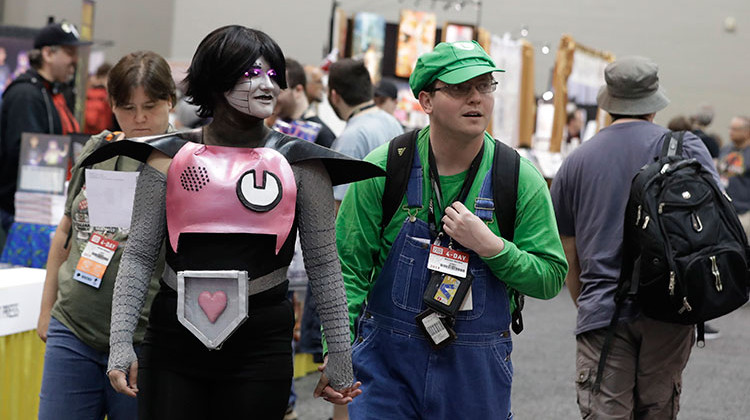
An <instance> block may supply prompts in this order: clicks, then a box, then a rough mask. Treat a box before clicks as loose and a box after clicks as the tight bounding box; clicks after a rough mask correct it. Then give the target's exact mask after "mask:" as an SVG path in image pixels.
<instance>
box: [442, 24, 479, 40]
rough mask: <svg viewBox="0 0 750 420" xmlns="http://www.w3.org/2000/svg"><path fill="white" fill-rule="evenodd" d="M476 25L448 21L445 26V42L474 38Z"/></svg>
mask: <svg viewBox="0 0 750 420" xmlns="http://www.w3.org/2000/svg"><path fill="white" fill-rule="evenodd" d="M474 32H475V31H474V26H472V25H461V24H458V23H446V24H445V26H444V27H443V42H459V41H473V40H474Z"/></svg>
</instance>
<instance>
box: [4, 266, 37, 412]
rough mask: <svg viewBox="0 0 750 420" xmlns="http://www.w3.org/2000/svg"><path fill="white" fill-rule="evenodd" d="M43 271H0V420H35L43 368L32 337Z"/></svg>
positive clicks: (35, 269) (9, 269)
mask: <svg viewBox="0 0 750 420" xmlns="http://www.w3.org/2000/svg"><path fill="white" fill-rule="evenodd" d="M44 274H45V271H44V270H42V269H39V268H6V269H0V419H3V420H15V419H18V420H26V419H35V418H36V417H37V411H38V407H39V389H40V388H41V384H42V368H43V366H44V343H43V342H42V340H40V339H39V337H37V335H36V323H37V319H38V318H39V303H40V301H41V296H42V287H43V285H44Z"/></svg>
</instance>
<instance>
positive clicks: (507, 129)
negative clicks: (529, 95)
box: [489, 34, 523, 147]
mask: <svg viewBox="0 0 750 420" xmlns="http://www.w3.org/2000/svg"><path fill="white" fill-rule="evenodd" d="M521 47H522V45H521V41H519V40H514V39H511V37H510V35H509V34H505V36H502V37H501V36H497V35H493V36H492V41H491V42H490V52H489V54H490V57H492V60H493V61H494V62H495V65H496V66H497V67H499V68H501V69H503V70H505V73H495V74H494V76H493V77H494V78H495V80H497V81H498V82H499V84H498V88H497V90H495V93H494V96H495V110H494V114H493V116H492V135H493V137H495V138H496V139H498V140H500V141H502V142H503V143H505V144H507V145H509V146H512V147H517V146H518V138H519V129H520V118H521V116H520V100H521V74H522V72H523V67H522V57H521V52H522V48H521Z"/></svg>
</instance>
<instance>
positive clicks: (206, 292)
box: [177, 270, 248, 350]
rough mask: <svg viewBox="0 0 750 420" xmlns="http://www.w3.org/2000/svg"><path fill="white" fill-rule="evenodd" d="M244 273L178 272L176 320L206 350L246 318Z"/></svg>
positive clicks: (218, 342)
mask: <svg viewBox="0 0 750 420" xmlns="http://www.w3.org/2000/svg"><path fill="white" fill-rule="evenodd" d="M247 281H248V280H247V271H236V270H216V271H213V270H211V271H208V270H206V271H178V272H177V319H178V320H179V321H180V323H181V324H182V325H183V326H184V327H185V328H187V329H188V330H189V331H190V332H191V333H193V335H194V336H195V337H197V338H198V339H199V340H200V341H201V342H202V343H203V345H205V346H206V347H207V348H208V349H209V350H218V349H221V345H222V344H224V341H226V340H227V338H229V336H230V335H232V333H234V332H235V331H236V330H237V328H239V327H240V325H242V324H243V323H244V322H245V320H246V319H247V316H248V315H247V313H248V290H247V287H248V284H247Z"/></svg>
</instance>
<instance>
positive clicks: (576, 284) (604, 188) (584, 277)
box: [551, 57, 718, 420]
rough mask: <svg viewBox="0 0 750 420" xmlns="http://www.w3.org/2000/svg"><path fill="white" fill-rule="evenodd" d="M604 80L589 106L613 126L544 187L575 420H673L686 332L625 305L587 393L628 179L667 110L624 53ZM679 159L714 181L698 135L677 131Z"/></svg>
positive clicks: (642, 67)
mask: <svg viewBox="0 0 750 420" xmlns="http://www.w3.org/2000/svg"><path fill="white" fill-rule="evenodd" d="M605 79H606V82H607V85H606V86H604V87H602V89H601V90H600V91H599V95H598V98H597V102H598V105H599V107H600V108H602V109H603V110H605V111H607V112H609V114H610V115H611V116H612V119H613V120H614V122H613V123H612V125H611V126H609V127H606V128H604V129H602V130H601V131H600V132H599V133H598V134H597V135H595V136H594V137H592V138H591V139H590V140H589V141H587V142H585V143H583V144H582V145H581V146H580V147H579V148H578V149H576V150H575V151H574V152H573V153H572V154H570V155H569V156H568V157H567V159H566V160H565V161H564V162H563V165H562V167H561V168H560V170H559V172H558V173H557V174H556V176H555V179H554V181H553V183H552V189H551V195H552V202H553V204H554V207H555V213H556V217H557V224H558V229H559V231H560V236H561V239H562V243H563V248H564V249H565V255H566V258H567V260H568V264H569V266H570V269H569V271H568V276H567V277H566V279H565V281H566V283H567V285H568V290H569V291H570V295H571V297H572V298H573V301H574V302H575V304H576V306H577V307H578V319H577V322H576V331H575V333H576V341H577V357H576V383H577V391H578V405H579V408H580V411H581V416H582V417H583V418H596V419H622V418H637V419H660V420H661V419H674V418H676V416H677V407H678V402H679V390H680V389H681V380H682V371H683V369H684V368H685V365H686V364H687V360H688V357H689V356H690V350H691V347H692V344H693V341H694V335H693V334H694V333H693V331H694V328H693V326H691V325H678V324H670V323H666V322H660V321H656V320H652V319H649V318H646V317H645V316H644V315H643V314H640V313H639V309H638V307H637V305H635V304H632V303H630V304H625V305H624V307H623V310H622V312H621V314H622V315H621V316H620V322H619V324H618V325H617V328H616V332H615V337H614V339H613V340H612V345H611V350H610V353H609V354H610V355H609V358H608V359H607V363H606V365H605V367H604V375H603V380H602V383H601V388H600V390H599V391H598V392H592V384H593V383H594V380H595V378H596V374H597V365H598V362H599V357H600V355H601V350H602V345H603V342H604V338H605V335H606V333H607V326H608V324H609V322H610V320H611V318H612V316H613V315H614V310H615V300H614V295H615V291H616V289H617V282H618V278H619V276H620V268H621V260H622V253H623V239H622V238H623V224H624V215H625V206H626V204H627V201H628V197H629V194H630V183H631V181H632V179H633V177H634V176H635V174H636V173H637V172H638V170H639V169H640V168H641V167H643V166H644V165H646V164H648V163H651V162H653V161H654V158H656V157H657V156H658V155H659V153H660V151H661V144H662V141H660V140H661V138H662V136H663V135H664V134H665V133H667V132H668V130H667V129H666V128H663V127H661V126H658V125H656V124H654V123H653V120H654V116H655V114H656V112H657V111H660V110H661V109H663V108H664V107H666V106H667V105H668V104H669V99H667V97H666V96H665V94H664V91H663V90H662V89H661V88H660V87H659V78H658V75H657V66H656V64H654V63H652V62H651V61H649V60H648V59H645V58H642V57H625V58H622V59H620V60H617V61H615V62H614V63H611V64H610V65H608V66H607V68H606V70H605ZM683 155H684V156H686V157H689V158H695V159H697V160H698V161H699V162H700V163H701V164H702V165H703V166H704V167H705V168H706V169H708V170H709V171H710V172H711V173H712V174H713V175H714V178H715V180H716V181H717V182H718V174H717V173H716V171H715V169H714V168H713V164H712V161H711V156H710V155H709V154H708V151H707V150H706V147H705V146H704V145H703V143H702V142H701V140H700V139H699V138H698V137H696V136H695V135H693V134H691V133H686V134H685V137H684V144H683Z"/></svg>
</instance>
